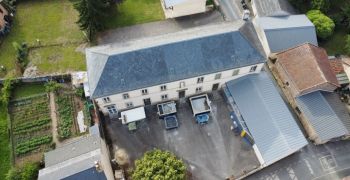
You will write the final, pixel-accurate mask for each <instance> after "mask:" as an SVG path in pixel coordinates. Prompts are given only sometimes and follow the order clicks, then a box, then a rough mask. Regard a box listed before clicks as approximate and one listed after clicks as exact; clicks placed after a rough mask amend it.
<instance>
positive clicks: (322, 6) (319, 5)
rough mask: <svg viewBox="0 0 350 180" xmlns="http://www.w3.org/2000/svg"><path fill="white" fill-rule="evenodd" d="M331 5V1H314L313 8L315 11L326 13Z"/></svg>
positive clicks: (312, 2)
mask: <svg viewBox="0 0 350 180" xmlns="http://www.w3.org/2000/svg"><path fill="white" fill-rule="evenodd" d="M330 5H331V3H330V2H329V0H312V1H311V8H312V9H315V10H320V11H322V12H323V13H326V12H327V11H328V10H329V7H330Z"/></svg>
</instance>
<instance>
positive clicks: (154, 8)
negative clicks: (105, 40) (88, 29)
mask: <svg viewBox="0 0 350 180" xmlns="http://www.w3.org/2000/svg"><path fill="white" fill-rule="evenodd" d="M163 19H164V13H163V9H162V7H161V3H160V0H125V1H123V2H122V3H121V4H120V5H118V7H116V10H115V11H114V13H112V15H110V16H108V18H106V22H105V24H106V28H107V29H111V28H117V27H124V26H130V25H135V24H141V23H147V22H152V21H160V20H163Z"/></svg>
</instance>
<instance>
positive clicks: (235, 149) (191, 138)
mask: <svg viewBox="0 0 350 180" xmlns="http://www.w3.org/2000/svg"><path fill="white" fill-rule="evenodd" d="M209 98H210V100H211V106H212V112H211V114H210V119H209V123H208V124H206V125H199V124H196V123H195V120H194V117H193V114H192V110H191V107H190V104H189V102H188V101H184V102H182V101H181V102H178V103H177V118H178V120H179V127H178V128H177V129H173V130H165V125H164V122H163V120H160V119H159V118H158V115H157V111H156V107H155V106H150V107H146V108H145V109H146V117H147V119H146V120H144V121H141V122H140V123H139V124H138V129H137V130H136V131H135V132H130V131H129V130H128V128H127V126H125V125H123V124H122V122H121V121H120V120H118V119H115V120H114V119H112V120H110V119H107V120H106V129H107V136H109V137H110V138H111V141H112V143H113V147H115V148H116V149H119V148H120V149H124V150H125V151H126V152H127V153H128V155H129V158H130V161H131V162H133V161H134V160H135V159H138V158H140V157H141V156H142V155H143V153H144V152H146V151H148V150H151V149H153V148H159V149H163V150H169V151H171V152H173V153H175V154H176V155H177V156H178V157H179V158H181V159H183V160H184V162H186V164H187V169H188V171H189V172H190V176H191V179H225V178H228V177H231V176H234V177H239V176H241V175H243V174H244V173H247V172H250V171H252V170H254V169H256V168H258V167H259V165H260V164H259V162H258V159H257V158H256V156H255V153H254V151H253V149H252V148H251V147H250V146H249V145H248V144H246V143H245V142H244V141H242V140H241V138H240V137H239V136H235V135H234V133H233V132H232V130H231V125H232V121H231V120H230V112H231V111H230V109H229V108H228V105H227V104H226V101H225V99H224V98H223V97H222V95H221V94H219V93H214V94H210V95H209Z"/></svg>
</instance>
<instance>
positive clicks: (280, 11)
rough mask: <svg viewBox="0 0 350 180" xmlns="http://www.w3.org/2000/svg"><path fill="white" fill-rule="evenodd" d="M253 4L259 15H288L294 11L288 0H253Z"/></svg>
mask: <svg viewBox="0 0 350 180" xmlns="http://www.w3.org/2000/svg"><path fill="white" fill-rule="evenodd" d="M253 4H254V5H255V7H256V11H257V12H255V13H256V14H257V15H258V16H259V17H264V16H288V15H290V14H294V13H295V10H294V9H293V7H292V6H291V5H290V4H289V2H288V0H253Z"/></svg>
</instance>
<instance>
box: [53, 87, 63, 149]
mask: <svg viewBox="0 0 350 180" xmlns="http://www.w3.org/2000/svg"><path fill="white" fill-rule="evenodd" d="M50 116H51V120H52V140H53V142H55V143H56V147H59V146H60V145H61V142H60V141H59V140H58V118H57V114H56V103H55V94H54V93H52V92H50Z"/></svg>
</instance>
